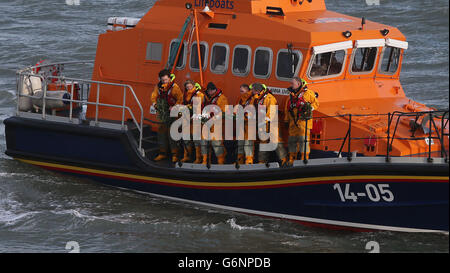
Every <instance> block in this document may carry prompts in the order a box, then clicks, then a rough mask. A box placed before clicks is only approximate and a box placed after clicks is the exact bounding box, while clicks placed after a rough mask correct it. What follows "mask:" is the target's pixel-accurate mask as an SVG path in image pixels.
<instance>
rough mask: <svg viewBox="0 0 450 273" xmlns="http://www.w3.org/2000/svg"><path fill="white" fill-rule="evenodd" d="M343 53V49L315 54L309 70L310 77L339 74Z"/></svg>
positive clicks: (342, 63) (343, 59)
mask: <svg viewBox="0 0 450 273" xmlns="http://www.w3.org/2000/svg"><path fill="white" fill-rule="evenodd" d="M345 55H346V51H345V50H337V51H332V52H326V53H320V54H316V55H315V56H314V60H313V64H312V66H311V70H310V72H309V75H310V77H311V78H318V77H328V76H334V75H339V74H341V72H342V68H343V67H344V62H345Z"/></svg>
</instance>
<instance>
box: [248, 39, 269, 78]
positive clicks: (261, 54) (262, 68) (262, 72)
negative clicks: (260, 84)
mask: <svg viewBox="0 0 450 273" xmlns="http://www.w3.org/2000/svg"><path fill="white" fill-rule="evenodd" d="M272 58H273V53H272V50H271V49H270V48H267V47H260V48H257V49H256V50H255V62H254V66H253V74H254V76H255V77H256V78H261V79H267V78H269V77H270V74H271V72H272Z"/></svg>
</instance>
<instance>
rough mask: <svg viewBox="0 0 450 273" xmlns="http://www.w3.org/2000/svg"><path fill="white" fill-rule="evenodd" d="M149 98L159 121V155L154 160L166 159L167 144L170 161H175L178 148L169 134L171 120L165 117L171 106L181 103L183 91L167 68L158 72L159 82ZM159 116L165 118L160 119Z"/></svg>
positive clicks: (168, 114) (168, 113)
mask: <svg viewBox="0 0 450 273" xmlns="http://www.w3.org/2000/svg"><path fill="white" fill-rule="evenodd" d="M151 99H152V105H153V107H155V109H156V112H157V114H158V118H159V119H160V121H161V124H160V125H159V128H158V143H159V155H158V156H157V157H156V158H155V159H154V160H155V161H161V160H163V159H166V158H167V156H168V149H167V148H168V146H169V148H170V149H171V152H172V162H177V161H178V148H177V144H176V142H175V141H174V140H173V139H172V138H171V137H170V135H169V128H170V125H171V122H170V120H169V119H168V118H167V119H166V117H167V116H169V117H170V109H172V107H173V106H175V105H176V104H182V103H183V92H182V91H181V90H180V87H178V85H177V84H176V83H175V75H173V74H171V73H170V71H169V70H167V69H163V70H161V71H160V72H159V83H158V84H157V85H156V86H155V89H154V90H153V93H152V98H151ZM161 118H164V119H165V120H161Z"/></svg>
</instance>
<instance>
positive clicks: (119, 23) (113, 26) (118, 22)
mask: <svg viewBox="0 0 450 273" xmlns="http://www.w3.org/2000/svg"><path fill="white" fill-rule="evenodd" d="M140 20H141V19H139V18H133V17H110V18H108V26H107V30H109V31H119V30H124V29H132V28H134V27H135V26H136V25H137V23H139V21H140Z"/></svg>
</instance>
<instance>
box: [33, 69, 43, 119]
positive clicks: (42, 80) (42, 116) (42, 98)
mask: <svg viewBox="0 0 450 273" xmlns="http://www.w3.org/2000/svg"><path fill="white" fill-rule="evenodd" d="M42 81H43V83H42V84H43V85H44V86H43V87H44V88H43V90H42V91H43V92H44V94H43V95H42V119H44V120H45V119H46V110H45V107H46V102H47V100H46V98H47V79H46V78H43V80H42ZM31 89H33V86H31Z"/></svg>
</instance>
